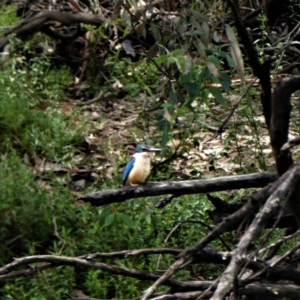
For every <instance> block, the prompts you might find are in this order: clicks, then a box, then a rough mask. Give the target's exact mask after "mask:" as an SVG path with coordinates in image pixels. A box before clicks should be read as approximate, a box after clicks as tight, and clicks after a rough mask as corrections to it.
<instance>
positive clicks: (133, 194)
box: [76, 172, 278, 206]
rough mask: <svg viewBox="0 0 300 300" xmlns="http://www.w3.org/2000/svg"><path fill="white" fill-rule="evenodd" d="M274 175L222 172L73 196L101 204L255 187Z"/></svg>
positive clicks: (264, 184)
mask: <svg viewBox="0 0 300 300" xmlns="http://www.w3.org/2000/svg"><path fill="white" fill-rule="evenodd" d="M277 178H278V177H277V175H276V174H275V173H272V172H260V173H253V174H247V175H233V176H223V177H219V178H212V179H200V180H185V181H167V182H157V183H147V184H141V185H137V186H130V187H124V188H120V189H114V190H105V191H99V192H94V193H91V194H88V195H86V196H82V197H79V198H77V199H76V200H83V201H84V202H89V203H91V205H93V206H102V205H106V204H110V203H115V202H124V201H126V200H128V199H132V198H139V197H146V196H157V195H164V194H175V195H186V194H199V193H209V192H217V191H226V190H237V189H241V188H258V187H264V186H266V185H267V184H269V183H271V182H274V181H275V180H276V179H277Z"/></svg>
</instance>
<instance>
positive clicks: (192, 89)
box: [183, 82, 201, 96]
mask: <svg viewBox="0 0 300 300" xmlns="http://www.w3.org/2000/svg"><path fill="white" fill-rule="evenodd" d="M183 87H184V88H185V90H186V91H187V92H188V93H189V94H191V95H195V96H199V95H200V91H201V85H200V84H199V83H193V82H187V83H185V84H183Z"/></svg>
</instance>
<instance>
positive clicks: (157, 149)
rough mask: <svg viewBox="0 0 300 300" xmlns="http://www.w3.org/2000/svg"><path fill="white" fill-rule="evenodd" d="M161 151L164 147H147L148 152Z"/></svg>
mask: <svg viewBox="0 0 300 300" xmlns="http://www.w3.org/2000/svg"><path fill="white" fill-rule="evenodd" d="M160 151H162V149H160V148H148V149H147V152H160Z"/></svg>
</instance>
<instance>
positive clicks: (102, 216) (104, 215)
mask: <svg viewBox="0 0 300 300" xmlns="http://www.w3.org/2000/svg"><path fill="white" fill-rule="evenodd" d="M111 213H112V212H111V210H110V209H104V210H103V211H102V212H101V214H100V218H99V223H100V225H104V223H105V219H106V218H107V216H109V215H110V214H111Z"/></svg>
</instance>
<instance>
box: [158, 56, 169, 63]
mask: <svg viewBox="0 0 300 300" xmlns="http://www.w3.org/2000/svg"><path fill="white" fill-rule="evenodd" d="M167 59H168V55H161V56H159V57H157V58H155V62H156V63H157V64H158V65H161V64H162V63H164V62H165V61H166V60H167Z"/></svg>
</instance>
